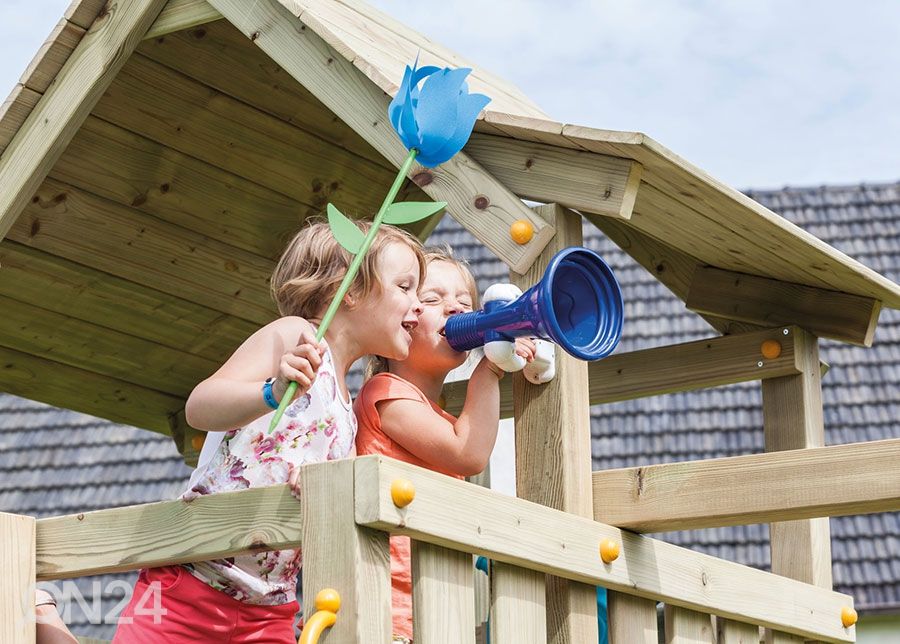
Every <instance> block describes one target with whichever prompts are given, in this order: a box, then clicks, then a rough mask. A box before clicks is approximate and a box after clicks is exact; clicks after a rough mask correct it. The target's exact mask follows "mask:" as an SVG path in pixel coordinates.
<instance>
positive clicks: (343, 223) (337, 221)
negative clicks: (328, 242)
mask: <svg viewBox="0 0 900 644" xmlns="http://www.w3.org/2000/svg"><path fill="white" fill-rule="evenodd" d="M325 210H326V211H327V212H328V225H329V226H330V227H331V234H333V235H334V238H335V239H336V240H337V242H338V243H339V244H340V245H341V246H343V247H344V248H346V249H347V251H348V252H350V253H351V254H353V255H356V254H357V253H359V249H360V248H362V245H363V241H364V240H365V238H366V235H365V233H363V231H361V230H360V229H359V228H358V227H357V226H356V224H354V223H353V222H352V221H351V220H349V219H347V217H346V216H344V214H343V213H342V212H341V211H340V210H338V209H337V208H335V207H334V206H332V205H331V204H328V207H327V208H326V209H325Z"/></svg>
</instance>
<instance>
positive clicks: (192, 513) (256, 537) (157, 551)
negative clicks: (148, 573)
mask: <svg viewBox="0 0 900 644" xmlns="http://www.w3.org/2000/svg"><path fill="white" fill-rule="evenodd" d="M301 516H302V515H301V513H300V505H299V503H298V502H297V499H295V498H294V497H293V496H291V491H290V488H289V487H288V486H287V485H277V486H273V487H262V488H254V489H250V490H241V491H240V492H223V493H221V494H210V495H206V496H200V497H197V498H196V499H194V500H192V501H182V500H177V501H162V502H160V503H148V504H144V505H134V506H129V507H124V508H114V509H111V510H97V511H95V512H85V513H83V514H70V515H68V516H61V517H53V518H49V519H38V522H37V579H38V581H47V580H52V579H67V578H70V577H83V576H85V575H100V574H104V573H109V572H122V571H127V570H136V569H138V568H149V567H153V566H167V565H169V564H177V563H187V562H191V561H205V560H208V559H220V558H222V557H231V556H234V555H237V554H242V553H247V552H261V551H265V550H282V549H287V548H297V547H299V546H300V542H301V541H300V540H301V536H300V534H301V523H302V521H301V520H300V517H301ZM314 594H315V593H314Z"/></svg>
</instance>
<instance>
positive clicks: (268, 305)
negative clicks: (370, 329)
mask: <svg viewBox="0 0 900 644" xmlns="http://www.w3.org/2000/svg"><path fill="white" fill-rule="evenodd" d="M9 239H10V240H12V241H15V242H18V243H20V244H23V245H26V246H29V247H30V248H34V249H38V250H41V251H43V252H46V253H49V254H52V255H56V256H59V257H63V258H65V259H67V260H69V261H73V262H78V263H82V264H85V265H87V266H89V267H91V268H93V269H96V270H99V271H103V272H107V273H111V274H113V275H116V276H118V277H121V278H123V279H126V280H128V281H132V282H136V283H138V284H141V285H143V286H146V287H148V288H152V289H155V290H157V291H160V292H162V293H166V294H168V295H171V296H174V297H180V298H184V299H188V300H190V301H193V302H196V303H198V304H200V305H202V306H206V307H208V308H211V309H214V310H217V311H221V312H223V313H228V314H230V315H233V316H235V317H238V318H241V319H244V320H248V321H251V322H256V323H258V324H260V325H262V324H266V323H268V322H270V321H271V320H273V319H274V318H275V316H276V312H275V307H274V305H273V304H272V301H271V298H270V296H269V287H268V280H269V277H270V275H271V273H272V268H273V267H274V262H273V261H271V260H268V259H264V258H262V257H259V256H258V255H254V254H251V253H248V252H246V251H242V250H240V249H238V248H235V247H234V246H230V245H227V244H223V243H221V242H217V241H214V240H212V239H209V238H208V237H205V236H203V235H200V234H197V233H191V232H190V231H188V230H187V229H184V228H180V227H177V226H172V225H169V224H166V223H164V222H162V221H160V220H159V219H156V218H155V217H152V216H150V215H146V214H143V213H140V212H138V211H136V210H134V209H133V208H129V207H127V206H122V205H120V204H117V203H115V202H113V201H109V200H106V199H102V198H100V197H97V196H95V195H92V194H91V193H88V192H84V191H82V190H80V189H78V188H75V187H74V186H70V185H68V184H63V183H59V182H58V181H56V180H53V179H47V180H46V181H45V182H44V183H43V185H41V186H40V188H39V189H38V191H37V193H36V194H35V195H34V197H33V199H32V201H31V202H30V203H29V204H28V206H27V208H26V209H25V212H24V213H23V216H22V217H20V218H19V220H18V221H17V222H16V225H15V226H14V227H13V228H12V229H11V230H10V232H9Z"/></svg>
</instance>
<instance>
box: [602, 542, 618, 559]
mask: <svg viewBox="0 0 900 644" xmlns="http://www.w3.org/2000/svg"><path fill="white" fill-rule="evenodd" d="M600 558H601V559H602V560H603V563H607V564H608V563H612V562H613V561H615V560H616V559H618V558H619V542H618V541H613V540H612V539H604V540H603V541H601V542H600Z"/></svg>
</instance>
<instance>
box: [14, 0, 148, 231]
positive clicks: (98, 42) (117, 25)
mask: <svg viewBox="0 0 900 644" xmlns="http://www.w3.org/2000/svg"><path fill="white" fill-rule="evenodd" d="M164 4H165V0H133V1H132V2H127V3H115V4H111V5H109V8H108V13H107V14H106V16H105V18H104V20H103V21H100V24H97V25H95V26H94V27H93V28H92V29H91V30H90V31H88V32H87V33H86V34H85V36H84V37H83V38H82V39H81V41H80V42H79V43H78V46H77V47H76V48H75V50H74V51H73V52H72V54H71V55H70V56H69V57H68V59H67V60H66V62H65V64H64V65H63V67H62V69H61V70H60V71H59V73H58V74H57V75H56V79H55V81H54V82H53V84H52V85H51V86H50V88H49V89H48V90H47V92H46V93H45V94H44V96H43V97H42V98H41V100H40V101H38V104H37V105H36V106H35V108H34V109H33V110H32V111H31V113H30V114H29V115H28V118H27V119H26V121H25V123H24V124H23V125H22V127H21V128H20V129H19V131H18V133H17V134H16V136H15V137H14V138H13V140H12V141H11V142H10V144H9V146H8V147H7V149H6V150H5V151H4V153H3V156H0V239H2V238H3V237H5V236H6V232H7V231H8V230H9V228H10V227H11V226H12V225H13V223H15V221H16V219H18V217H19V215H20V214H21V213H22V210H23V208H24V207H25V205H26V204H27V202H28V200H29V199H31V197H32V196H33V195H34V192H35V190H37V188H38V186H39V185H40V183H41V182H42V181H43V180H44V178H45V177H46V176H47V173H48V172H49V171H50V168H51V167H52V166H53V164H54V163H55V162H56V160H57V159H58V158H59V156H60V154H61V153H62V151H63V150H64V149H65V147H66V145H67V144H68V143H69V141H71V139H72V137H73V136H74V134H75V132H76V130H77V129H78V127H79V126H80V125H81V123H82V122H84V119H85V118H86V117H87V115H88V113H89V112H90V111H91V108H92V107H93V106H94V104H95V103H96V101H97V100H98V99H99V98H100V96H101V95H102V94H103V92H104V91H105V90H106V89H107V87H108V85H109V83H110V82H111V81H112V79H113V78H114V77H115V76H116V74H117V72H118V71H119V70H120V68H121V66H122V64H123V63H124V62H125V60H126V59H127V58H128V57H129V55H130V54H131V52H132V51H133V50H134V47H135V45H136V44H137V43H138V41H139V40H140V37H141V35H143V34H144V32H146V30H147V28H148V27H149V26H150V24H152V22H153V20H154V19H155V18H156V16H157V14H158V13H159V11H160V10H161V9H162V6H163V5H164Z"/></svg>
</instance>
